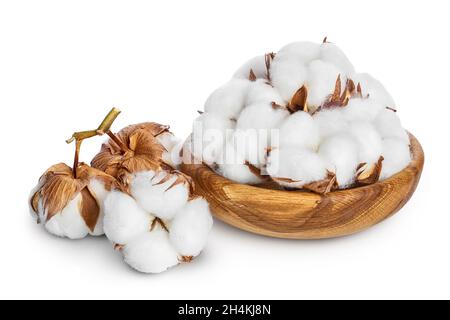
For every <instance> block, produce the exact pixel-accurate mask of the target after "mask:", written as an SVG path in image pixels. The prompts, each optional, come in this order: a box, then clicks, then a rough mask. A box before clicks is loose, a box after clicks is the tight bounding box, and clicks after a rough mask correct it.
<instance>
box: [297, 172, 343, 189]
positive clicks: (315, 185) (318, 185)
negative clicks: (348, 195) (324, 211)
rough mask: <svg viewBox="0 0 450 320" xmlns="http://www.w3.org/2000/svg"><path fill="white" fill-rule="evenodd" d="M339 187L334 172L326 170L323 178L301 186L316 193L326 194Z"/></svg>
mask: <svg viewBox="0 0 450 320" xmlns="http://www.w3.org/2000/svg"><path fill="white" fill-rule="evenodd" d="M338 188H339V185H338V182H337V179H336V174H335V173H334V172H331V171H328V172H327V176H326V178H325V179H322V180H319V181H314V182H311V183H308V184H305V185H304V186H303V189H305V190H308V191H312V192H314V193H318V194H327V193H330V192H331V191H334V190H337V189H338Z"/></svg>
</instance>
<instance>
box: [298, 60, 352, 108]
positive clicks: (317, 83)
mask: <svg viewBox="0 0 450 320" xmlns="http://www.w3.org/2000/svg"><path fill="white" fill-rule="evenodd" d="M339 75H340V76H341V81H342V82H341V85H344V84H345V82H346V76H345V74H344V73H343V72H342V71H341V70H340V69H338V68H337V67H335V66H334V65H332V64H331V63H327V62H324V61H322V60H314V61H312V62H311V63H310V64H309V67H308V79H307V81H306V84H307V88H308V104H309V106H312V107H313V108H312V109H313V110H315V109H316V108H317V107H318V106H320V105H322V103H323V102H324V101H325V100H326V98H327V97H328V96H329V95H330V94H332V93H333V92H334V88H335V87H336V80H337V78H338V76H339Z"/></svg>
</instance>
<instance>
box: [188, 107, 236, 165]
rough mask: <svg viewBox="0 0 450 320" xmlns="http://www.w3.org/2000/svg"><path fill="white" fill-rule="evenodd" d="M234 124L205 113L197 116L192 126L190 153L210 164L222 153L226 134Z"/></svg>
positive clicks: (215, 115) (220, 117)
mask: <svg viewBox="0 0 450 320" xmlns="http://www.w3.org/2000/svg"><path fill="white" fill-rule="evenodd" d="M235 126H236V123H235V122H234V121H232V120H229V119H227V118H224V117H222V116H219V115H217V114H213V113H208V112H205V113H203V114H202V115H201V116H199V117H198V118H197V119H196V120H195V121H194V125H193V132H192V136H191V139H192V145H191V149H192V153H193V155H194V156H195V157H196V158H197V159H199V160H201V161H203V162H205V163H207V164H212V163H214V161H215V160H216V158H217V157H218V156H219V154H220V152H221V151H222V148H223V145H224V143H225V140H226V139H227V136H228V134H230V132H232V130H233V129H234V128H235Z"/></svg>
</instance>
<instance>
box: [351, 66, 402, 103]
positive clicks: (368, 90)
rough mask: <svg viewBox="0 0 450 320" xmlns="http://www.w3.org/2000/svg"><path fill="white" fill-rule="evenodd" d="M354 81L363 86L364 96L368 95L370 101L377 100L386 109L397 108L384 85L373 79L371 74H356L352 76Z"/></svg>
mask: <svg viewBox="0 0 450 320" xmlns="http://www.w3.org/2000/svg"><path fill="white" fill-rule="evenodd" d="M352 79H353V81H354V82H355V84H358V83H360V84H361V87H362V94H363V96H366V95H367V94H368V95H369V97H370V99H372V100H375V101H376V102H378V103H379V104H381V105H383V106H384V107H391V108H394V107H395V101H394V99H393V98H392V96H391V95H390V94H389V92H387V90H386V89H385V87H384V86H383V84H382V83H381V82H380V81H378V80H377V79H375V78H373V77H372V76H371V75H370V74H368V73H356V74H355V75H353V76H352Z"/></svg>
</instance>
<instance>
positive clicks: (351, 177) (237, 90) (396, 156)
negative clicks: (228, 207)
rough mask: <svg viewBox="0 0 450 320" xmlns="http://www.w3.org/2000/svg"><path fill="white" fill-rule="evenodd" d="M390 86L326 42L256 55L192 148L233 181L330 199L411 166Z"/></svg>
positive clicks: (213, 107)
mask: <svg viewBox="0 0 450 320" xmlns="http://www.w3.org/2000/svg"><path fill="white" fill-rule="evenodd" d="M396 111H397V110H396V106H395V103H394V101H393V99H392V97H391V96H390V94H389V93H388V92H387V91H386V90H385V88H384V87H383V85H382V84H381V83H380V82H379V81H377V80H375V79H374V78H372V77H371V76H370V75H368V74H363V73H356V72H355V69H354V67H353V65H352V64H351V62H350V61H349V60H348V59H347V57H346V56H345V54H344V53H343V52H342V51H341V50H340V49H339V48H338V47H337V46H336V45H334V44H332V43H329V42H328V41H327V40H326V39H325V40H324V42H323V43H321V44H316V43H310V42H297V43H292V44H289V45H287V46H285V47H283V48H282V49H281V50H280V51H279V52H278V53H276V54H275V53H270V54H266V55H262V56H258V57H255V58H253V59H251V60H250V61H248V62H247V63H245V64H244V65H243V66H242V67H241V68H239V69H238V71H236V73H235V74H234V76H233V78H232V79H231V80H230V81H229V82H228V83H226V84H225V85H223V86H222V87H220V88H218V89H217V90H216V91H214V92H213V93H212V94H211V96H210V97H209V98H208V99H207V101H206V103H205V110H204V112H200V113H201V115H200V117H199V118H198V119H197V120H196V121H195V122H194V128H193V133H192V135H191V139H190V140H189V143H188V144H187V145H188V146H189V151H190V152H191V154H192V155H193V157H194V158H195V159H196V160H197V161H202V162H203V163H205V164H207V165H208V166H210V167H211V168H213V169H214V170H216V171H217V172H218V173H219V174H221V175H223V176H224V177H226V178H229V179H231V180H234V181H237V182H239V183H246V184H260V183H263V182H265V181H267V180H270V181H275V182H276V183H278V184H279V185H280V186H282V187H285V188H288V189H291V188H292V189H306V190H310V191H313V192H317V193H327V192H330V191H332V190H335V189H344V188H349V187H353V186H358V185H367V184H372V183H375V182H376V181H378V180H379V179H387V178H389V177H391V176H392V175H394V174H395V173H397V172H399V171H401V170H402V169H404V168H405V167H406V166H407V165H408V164H409V163H410V161H411V155H410V148H409V136H408V134H407V132H406V131H405V130H404V129H403V128H402V126H401V123H400V120H399V118H398V116H397V114H396Z"/></svg>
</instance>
